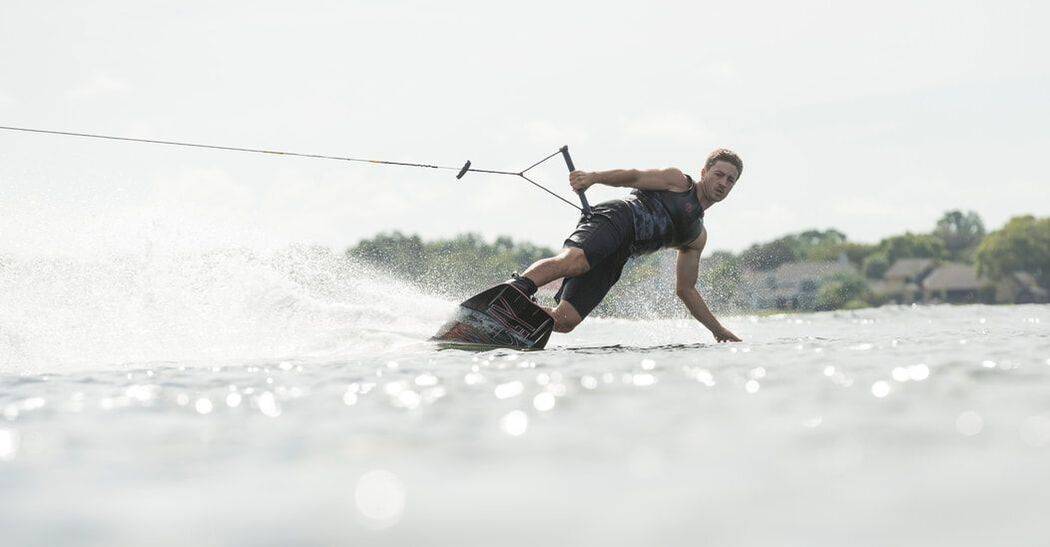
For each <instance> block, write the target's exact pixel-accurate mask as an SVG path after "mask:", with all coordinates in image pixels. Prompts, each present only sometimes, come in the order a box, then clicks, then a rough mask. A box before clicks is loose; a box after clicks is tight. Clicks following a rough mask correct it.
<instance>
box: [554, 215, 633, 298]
mask: <svg viewBox="0 0 1050 547" xmlns="http://www.w3.org/2000/svg"><path fill="white" fill-rule="evenodd" d="M591 213H592V214H591V217H590V218H581V219H580V222H579V224H577V225H576V231H574V232H573V233H572V235H570V236H569V238H568V239H566V240H565V246H566V247H576V248H577V249H580V250H582V251H583V254H584V256H586V257H587V263H588V264H589V265H590V267H591V269H590V270H588V271H587V273H585V274H583V275H581V276H578V277H566V278H565V279H563V280H562V282H561V288H560V289H558V292H557V294H555V295H554V299H555V300H557V301H558V302H561V301H562V300H564V301H566V302H568V303H570V304H572V307H573V308H576V311H577V312H579V314H580V317H587V315H588V314H590V313H591V312H592V311H594V308H596V307H597V306H598V303H600V302H601V301H602V299H603V298H605V295H606V294H608V293H609V289H611V288H612V286H613V285H615V284H616V282H617V281H619V280H620V274H621V273H623V267H624V264H627V260H628V259H629V258H631V245H632V243H634V215H633V213H632V212H631V208H630V205H628V204H627V202H625V201H623V200H619V199H617V200H611V201H605V202H602V203H599V204H597V205H595V206H593V207H591Z"/></svg>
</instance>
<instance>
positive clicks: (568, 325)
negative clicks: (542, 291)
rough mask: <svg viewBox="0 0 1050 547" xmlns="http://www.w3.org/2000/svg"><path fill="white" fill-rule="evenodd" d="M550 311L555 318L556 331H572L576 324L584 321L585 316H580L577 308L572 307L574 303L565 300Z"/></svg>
mask: <svg viewBox="0 0 1050 547" xmlns="http://www.w3.org/2000/svg"><path fill="white" fill-rule="evenodd" d="M550 311H551V317H553V318H554V332H562V333H564V332H571V331H572V329H575V328H576V325H579V324H580V323H581V322H582V321H583V317H580V314H579V312H577V311H576V308H574V307H572V304H569V303H568V302H566V301H565V300H562V301H561V302H560V303H559V304H558V307H556V308H554V309H552V310H550Z"/></svg>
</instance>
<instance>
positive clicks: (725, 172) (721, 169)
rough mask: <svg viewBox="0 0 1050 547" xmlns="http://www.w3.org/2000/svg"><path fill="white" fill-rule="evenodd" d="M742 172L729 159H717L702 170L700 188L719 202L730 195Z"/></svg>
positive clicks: (711, 198)
mask: <svg viewBox="0 0 1050 547" xmlns="http://www.w3.org/2000/svg"><path fill="white" fill-rule="evenodd" d="M739 176H740V173H739V172H738V171H737V170H736V166H735V165H733V164H732V163H729V162H728V161H716V162H715V164H714V165H712V166H711V167H709V168H708V167H705V168H704V169H703V170H702V171H700V189H701V191H702V192H703V193H704V195H705V196H707V199H709V200H711V201H713V202H719V201H722V200H723V199H725V198H726V196H728V195H729V192H730V191H732V190H733V186H735V185H736V179H737V177H739Z"/></svg>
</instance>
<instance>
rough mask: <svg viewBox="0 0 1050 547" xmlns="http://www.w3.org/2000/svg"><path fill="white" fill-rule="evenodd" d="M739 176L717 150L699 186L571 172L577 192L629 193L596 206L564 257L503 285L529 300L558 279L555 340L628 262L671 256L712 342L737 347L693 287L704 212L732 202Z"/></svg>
mask: <svg viewBox="0 0 1050 547" xmlns="http://www.w3.org/2000/svg"><path fill="white" fill-rule="evenodd" d="M743 169H744V164H743V161H742V160H741V159H740V156H738V155H737V154H736V153H734V152H732V151H730V150H726V149H724V148H720V149H717V150H715V151H714V152H712V153H711V154H710V155H709V156H708V157H707V160H706V161H705V162H704V167H703V169H701V171H700V180H699V181H693V179H692V177H690V176H689V175H687V174H685V173H683V172H682V171H680V170H678V169H674V168H671V169H654V170H646V171H641V170H634V169H626V170H624V169H617V170H612V171H598V172H586V171H573V172H571V173H570V174H569V185H570V186H572V189H573V190H575V191H577V192H583V191H585V190H587V188H589V187H591V186H592V185H595V184H604V185H606V186H616V187H622V188H633V190H632V191H631V193H630V194H629V195H627V196H626V197H625V198H623V199H614V200H610V201H605V202H602V203H599V204H597V205H594V206H593V207H592V208H591V215H590V216H584V217H583V218H581V219H580V221H579V223H578V224H577V226H576V231H574V232H573V233H572V235H570V236H569V238H568V239H566V240H565V243H564V248H563V249H562V250H561V252H559V253H558V254H557V255H555V256H552V257H549V258H544V259H541V260H538V261H536V262H535V263H533V264H532V265H531V266H529V267H528V268H527V269H526V270H525V271H524V272H523V273H522V274H521V275H516V274H515V275H514V277H513V278H512V279H511V280H510V281H508V282H507V283H508V284H510V285H511V286H513V287H514V288H516V289H518V290H519V291H521V292H522V293H524V294H525V295H526V296H529V297H531V296H532V295H534V294H535V293H536V290H537V287H541V286H543V285H545V284H547V283H550V282H552V281H555V280H558V279H562V284H561V288H560V289H559V290H558V292H557V294H556V295H555V297H554V298H555V300H556V301H557V302H558V305H557V306H556V307H554V308H545V309H546V311H547V312H548V313H549V314H550V315H551V317H552V318H553V319H554V331H555V332H569V331H571V330H573V329H574V328H576V326H577V325H579V324H580V322H581V321H583V319H584V318H585V317H587V315H589V314H590V313H591V312H592V311H593V310H594V308H595V307H597V306H598V303H599V302H601V301H602V299H603V298H605V295H606V294H607V293H608V292H609V289H610V288H612V286H613V285H614V284H616V282H617V281H618V280H619V279H620V274H621V273H622V272H623V267H624V265H625V264H626V263H627V261H628V260H629V259H631V258H632V257H636V256H640V255H643V254H648V253H652V252H655V251H658V250H661V249H676V250H677V251H678V258H677V263H676V266H675V275H676V279H675V287H676V293H677V295H678V297H679V298H680V299H681V300H682V302H683V303H684V304H685V307H686V308H688V309H689V312H690V313H691V314H692V315H693V317H694V318H696V320H697V321H699V322H700V323H702V324H703V325H704V326H705V327H707V329H708V330H710V331H711V333H712V334H713V335H714V337H715V340H717V341H719V342H739V341H740V338H738V337H737V336H736V335H735V334H733V333H732V332H730V331H729V329H727V328H725V327H724V326H722V324H721V323H719V322H718V319H717V318H716V317H715V316H714V314H713V313H711V310H710V309H709V308H708V307H707V304H706V303H705V302H704V299H703V297H702V296H700V292H699V291H698V290H697V289H696V280H697V276H698V273H699V268H700V254H701V252H703V250H704V246H705V245H706V244H707V229H706V228H705V227H704V211H706V210H707V209H709V208H711V207H712V206H713V205H715V204H716V203H718V202H720V201H722V200H724V199H725V198H726V197H727V196H729V193H730V192H731V191H732V190H733V187H734V186H735V185H736V182H737V179H739V178H740V174H741V172H742V171H743Z"/></svg>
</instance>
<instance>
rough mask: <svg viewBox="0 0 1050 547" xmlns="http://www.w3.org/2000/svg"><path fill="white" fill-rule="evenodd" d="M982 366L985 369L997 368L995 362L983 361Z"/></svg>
mask: <svg viewBox="0 0 1050 547" xmlns="http://www.w3.org/2000/svg"><path fill="white" fill-rule="evenodd" d="M981 366H982V367H984V368H995V361H989V360H984V361H981Z"/></svg>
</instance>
